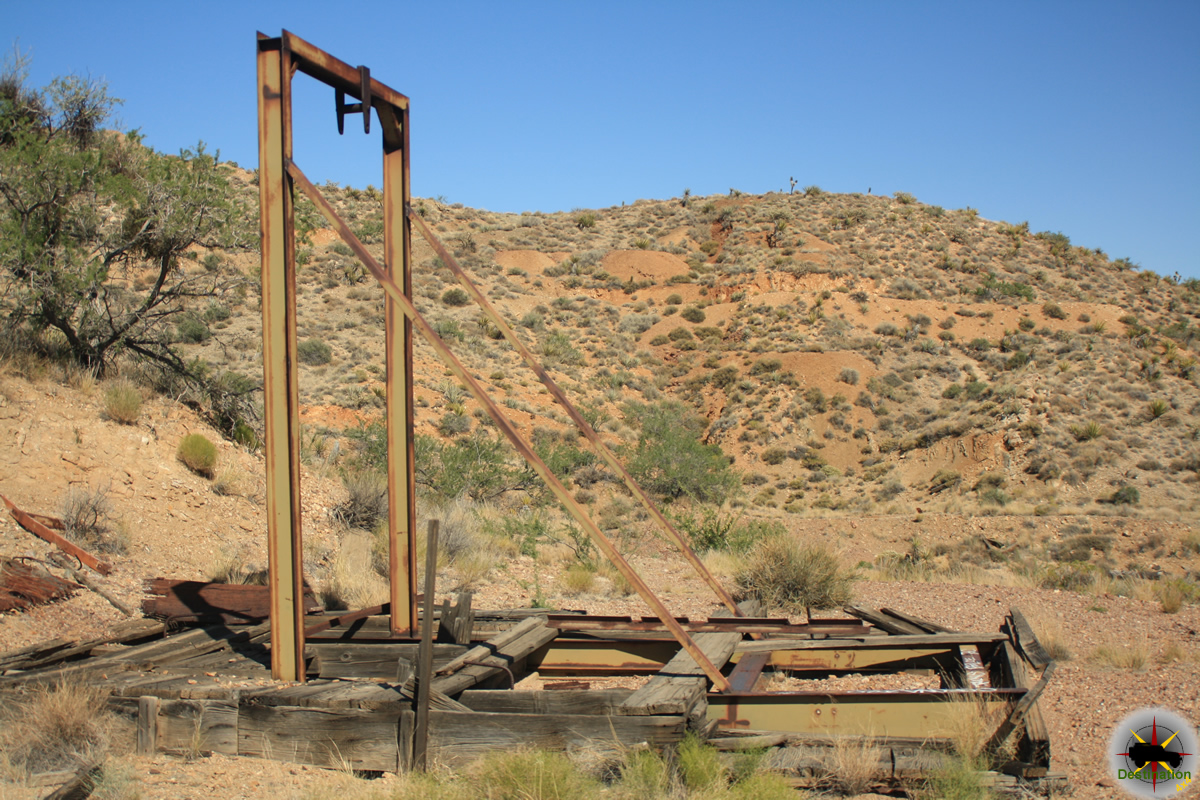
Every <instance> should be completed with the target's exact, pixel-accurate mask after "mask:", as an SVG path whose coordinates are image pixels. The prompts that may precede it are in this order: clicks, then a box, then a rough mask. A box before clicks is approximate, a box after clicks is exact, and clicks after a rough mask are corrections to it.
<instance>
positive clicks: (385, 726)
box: [237, 704, 477, 772]
mask: <svg viewBox="0 0 1200 800" xmlns="http://www.w3.org/2000/svg"><path fill="white" fill-rule="evenodd" d="M402 713H404V712H399V711H394V712H388V711H365V710H362V709H337V710H330V709H324V708H298V707H291V706H264V705H247V704H243V705H242V706H241V707H240V708H239V710H238V720H237V724H238V728H237V742H238V755H241V756H257V757H259V758H270V759H274V760H276V761H290V762H293V763H296V764H311V765H313V766H317V767H327V768H330V769H343V770H345V769H352V770H359V771H371V770H375V771H381V772H396V771H397V770H398V769H399V766H400V757H399V745H398V736H397V730H398V727H399V724H400V715H401V714H402ZM437 713H448V712H437ZM466 716H468V717H475V716H477V715H474V714H468V715H466Z"/></svg>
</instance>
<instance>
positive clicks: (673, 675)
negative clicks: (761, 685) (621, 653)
mask: <svg viewBox="0 0 1200 800" xmlns="http://www.w3.org/2000/svg"><path fill="white" fill-rule="evenodd" d="M755 605H756V607H757V603H756V604H755ZM742 611H743V613H747V614H750V613H751V609H750V607H749V606H748V605H744V606H743V607H742ZM728 613H729V612H725V613H723V614H718V615H717V616H727V615H728ZM692 639H693V641H694V642H695V643H696V647H698V648H700V650H701V652H703V653H704V655H705V657H706V658H707V659H708V660H709V661H711V662H712V664H713V665H714V666H715V667H716V668H717V669H721V668H722V667H724V666H725V664H726V662H728V661H729V658H730V656H732V655H733V651H734V649H735V648H736V647H737V646H738V644H739V643H740V642H741V641H742V633H741V632H740V631H731V632H728V633H698V634H696V635H695V636H694V637H692ZM707 689H708V679H707V676H706V675H705V673H704V671H703V670H702V669H701V668H700V667H699V666H698V665H697V664H696V662H695V660H694V659H693V658H692V657H691V655H690V654H688V653H687V651H685V650H680V651H679V652H678V653H676V654H675V657H674V658H672V659H671V660H670V661H668V662H667V663H666V664H664V665H663V668H662V669H661V670H659V671H658V674H657V675H655V676H654V677H652V678H651V679H650V680H649V681H647V682H646V684H645V685H644V686H642V687H641V688H640V689H638V690H637V691H635V692H634V693H633V694H631V695H630V696H629V697H628V698H627V699H626V700H625V702H624V703H622V704H621V707H622V711H623V713H625V714H657V713H662V711H666V713H679V711H680V710H681V711H682V712H683V713H685V714H688V715H690V716H696V717H697V719H699V718H700V717H703V716H704V715H705V713H706V712H707V703H706V702H705V698H704V695H705V692H706V690H707ZM701 706H704V708H703V709H700V707H701ZM668 709H669V710H668Z"/></svg>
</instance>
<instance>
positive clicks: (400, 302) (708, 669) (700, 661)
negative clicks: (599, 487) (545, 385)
mask: <svg viewBox="0 0 1200 800" xmlns="http://www.w3.org/2000/svg"><path fill="white" fill-rule="evenodd" d="M288 173H289V174H290V175H291V176H292V180H293V181H294V182H295V184H296V185H297V186H299V187H300V188H301V189H302V190H303V191H304V193H305V194H306V195H308V197H309V199H311V200H312V201H313V203H314V204H315V205H316V206H317V208H318V209H320V210H321V213H323V214H324V215H325V218H326V219H328V220H329V222H330V224H331V225H332V226H333V228H334V230H336V231H337V233H338V235H339V236H340V237H341V238H342V241H344V242H345V243H346V244H347V245H348V246H349V247H350V249H351V250H353V251H354V253H355V254H356V255H357V256H358V258H359V260H361V261H362V262H363V265H364V266H366V268H367V269H368V270H369V271H370V272H371V274H372V275H374V276H375V280H377V281H379V283H380V285H381V286H382V287H383V289H384V291H385V292H387V294H388V296H389V297H390V298H391V299H392V300H394V301H395V303H396V305H397V306H398V307H399V308H400V309H401V310H403V312H404V315H405V316H406V317H408V318H409V319H410V320H411V321H412V323H413V326H414V327H415V328H416V329H417V330H418V331H419V332H420V334H421V335H422V336H423V337H424V338H425V339H426V341H428V342H429V343H430V344H431V345H432V346H433V349H434V351H435V352H436V353H437V354H438V356H439V357H440V358H441V359H442V362H443V363H445V364H446V366H447V367H448V368H449V369H450V371H451V372H453V373H454V374H455V376H456V377H457V378H458V379H459V381H461V382H462V384H463V385H464V386H465V387H466V389H467V391H469V392H470V393H471V396H472V397H474V398H475V400H476V401H477V402H478V403H479V404H480V405H481V406H483V408H484V410H485V411H487V412H488V415H489V416H490V417H491V418H492V419H493V420H494V421H495V423H496V427H498V428H499V429H500V431H501V432H502V433H503V434H504V435H505V437H507V438H508V440H509V441H510V442H512V444H513V447H515V448H516V450H517V452H518V453H519V454H520V455H521V456H522V457H523V458H524V459H525V460H526V462H528V463H529V465H530V466H531V467H533V469H534V471H535V472H537V473H538V475H540V476H541V478H542V480H544V481H545V482H546V485H547V486H549V487H550V491H551V492H553V493H554V496H555V497H557V498H558V500H559V502H561V503H562V504H563V507H564V508H566V509H567V511H568V512H569V513H570V514H571V516H572V517H573V518H574V519H575V521H576V522H578V523H579V524H580V526H581V527H582V528H583V529H584V531H585V532H587V534H588V535H589V536H590V537H591V538H592V540H593V541H594V542H596V545H597V546H598V547H599V548H600V550H601V551H602V552H603V553H604V555H605V557H606V558H608V560H609V561H611V562H612V563H613V566H615V567H616V568H617V570H618V571H619V572H620V573H621V574H622V575H623V576H624V577H625V579H626V580H627V581H629V583H630V585H631V586H633V588H634V589H635V590H636V591H637V593H638V595H639V596H640V597H641V598H642V599H643V600H644V601H645V602H646V604H647V605H649V606H650V608H651V609H652V610H653V611H654V613H655V615H656V616H657V617H658V618H659V619H661V620H662V622H663V624H664V625H665V626H666V627H667V630H668V631H670V633H671V635H672V636H673V637H674V638H675V640H676V641H678V642H679V644H680V646H681V647H683V649H684V650H686V651H687V653H688V654H689V655H690V656H691V657H692V658H693V659H694V660H695V662H696V664H697V665H698V666H699V667H700V668H701V670H703V672H704V674H705V675H706V676H707V677H708V679H709V680H710V681H712V684H713V686H714V688H716V689H717V690H718V691H726V690H728V688H729V681H728V679H727V678H726V677H725V676H724V675H722V674H721V671H720V669H718V668H717V667H716V666H715V665H714V664H713V663H712V661H711V660H709V658H708V657H707V656H705V655H704V653H703V652H702V651H701V650H700V648H699V647H697V646H696V643H695V642H694V641H693V640H692V637H691V636H689V635H688V632H687V631H685V630H684V629H683V627H682V626H680V624H679V623H678V622H676V621H675V618H674V616H672V614H671V612H670V611H669V610H668V609H667V607H666V606H664V605H663V603H662V601H661V600H659V599H658V597H657V596H656V595H655V594H654V592H653V590H652V589H651V588H650V587H649V586H648V585H647V584H646V582H645V581H644V580H642V577H641V576H640V575H639V574H638V573H637V571H636V570H635V569H634V568H633V567H632V566H631V565H630V564H629V562H628V561H626V560H625V558H624V556H622V555H621V554H620V552H619V551H618V550H617V548H616V546H615V545H614V544H613V543H612V540H610V539H609V538H608V537H607V536H605V535H604V532H603V531H602V530H600V528H599V527H598V526H597V525H596V523H595V522H593V521H592V518H591V517H589V516H588V515H587V513H586V512H585V511H584V510H583V509H582V508H581V507H580V505H579V504H578V503H576V502H575V499H574V498H573V497H571V493H570V492H569V491H567V487H565V486H563V484H562V481H560V480H559V479H558V477H557V476H556V475H555V474H554V473H553V472H552V471H551V470H550V468H549V467H547V466H546V464H545V462H543V461H542V459H541V458H539V457H538V455H537V453H535V452H534V451H533V449H532V448H531V447H530V446H529V445H528V444H527V443H526V442H525V440H524V439H522V438H521V435H520V434H519V433H518V432H517V430H516V428H514V427H513V425H512V423H511V422H509V420H508V417H506V416H505V415H504V412H503V411H502V410H501V409H500V407H499V406H498V405H496V403H495V401H494V400H492V398H491V397H490V396H489V395H488V393H487V391H486V390H484V388H483V387H482V386H481V385H480V384H479V382H478V381H477V380H475V377H474V376H473V375H471V373H470V372H469V371H468V370H467V369H466V368H465V367H464V366H463V365H462V363H461V362H460V361H459V360H458V359H457V358H456V357H455V355H454V353H452V352H451V351H450V348H448V347H447V346H446V343H445V342H443V341H442V339H441V337H439V336H438V335H437V333H435V332H434V330H433V328H432V327H431V326H430V325H429V323H428V322H427V321H426V320H425V318H424V317H423V316H421V314H420V312H418V311H417V308H416V306H415V305H413V302H412V300H410V299H409V298H408V297H406V296H405V295H404V293H403V291H402V290H401V289H400V287H399V286H397V285H396V283H395V282H394V281H393V280H392V279H391V278H390V277H389V276H388V275H387V273H386V272H385V271H384V269H383V267H382V266H380V264H379V262H377V261H376V260H375V258H374V257H373V256H372V255H371V254H370V253H369V252H367V249H366V247H365V246H363V244H362V242H360V241H359V240H358V237H356V236H355V235H354V234H353V233H352V232H351V230H350V228H349V226H348V225H346V223H345V222H344V221H343V220H342V219H341V218H340V217H339V216H338V215H337V212H336V211H334V209H333V207H332V206H331V205H330V204H329V201H327V200H326V199H325V198H324V197H323V196H322V195H321V192H320V191H319V190H318V189H317V187H316V186H314V185H313V183H312V182H311V181H310V180H308V178H307V177H306V176H305V175H304V173H303V172H302V171H301V170H300V168H299V167H298V166H296V164H295V163H294V162H289V163H288ZM410 218H411V215H410Z"/></svg>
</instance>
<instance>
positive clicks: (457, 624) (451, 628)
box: [437, 592, 475, 645]
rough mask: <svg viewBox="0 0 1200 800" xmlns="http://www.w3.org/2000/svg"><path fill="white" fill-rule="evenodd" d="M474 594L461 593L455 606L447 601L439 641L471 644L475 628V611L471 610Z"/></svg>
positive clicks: (439, 629)
mask: <svg viewBox="0 0 1200 800" xmlns="http://www.w3.org/2000/svg"><path fill="white" fill-rule="evenodd" d="M473 596H474V593H473V592H460V593H459V594H458V597H457V598H456V600H455V603H454V605H450V601H449V599H447V600H446V602H445V605H444V607H443V609H444V610H443V611H442V621H441V624H440V625H438V631H437V641H439V642H449V643H450V644H465V645H469V644H470V643H471V632H472V631H473V630H474V628H475V611H474V609H472V608H471V598H472V597H473Z"/></svg>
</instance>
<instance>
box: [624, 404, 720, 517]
mask: <svg viewBox="0 0 1200 800" xmlns="http://www.w3.org/2000/svg"><path fill="white" fill-rule="evenodd" d="M626 414H627V416H629V417H631V418H633V419H635V420H636V421H638V422H640V424H641V431H640V432H639V434H638V440H637V443H636V444H635V445H633V446H632V447H629V448H627V449H626V459H627V464H626V466H627V468H628V470H629V473H630V474H631V475H632V476H633V477H634V479H635V480H636V481H637V482H638V483H639V484H641V485H642V487H643V488H645V489H646V490H647V491H649V492H653V493H655V494H658V495H660V496H661V497H664V498H667V499H674V498H680V497H690V498H692V499H694V500H698V501H700V502H705V503H717V504H720V503H722V502H724V501H725V499H726V498H728V497H729V496H731V495H732V494H733V493H734V492H735V491H737V488H738V486H739V485H740V484H741V478H740V476H739V475H738V473H737V472H735V471H734V470H733V468H732V467H731V466H730V463H729V458H728V457H727V456H726V455H725V454H724V453H723V452H722V451H721V448H720V447H718V446H717V445H713V444H705V443H703V442H702V441H701V440H700V436H701V434H702V433H703V432H704V427H705V421H704V419H703V417H698V416H697V415H696V414H694V413H691V412H689V411H688V410H687V408H686V407H685V406H684V405H683V404H682V403H678V402H674V401H666V402H660V403H657V404H655V405H649V406H646V405H631V406H629V407H628V408H627V409H626Z"/></svg>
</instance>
